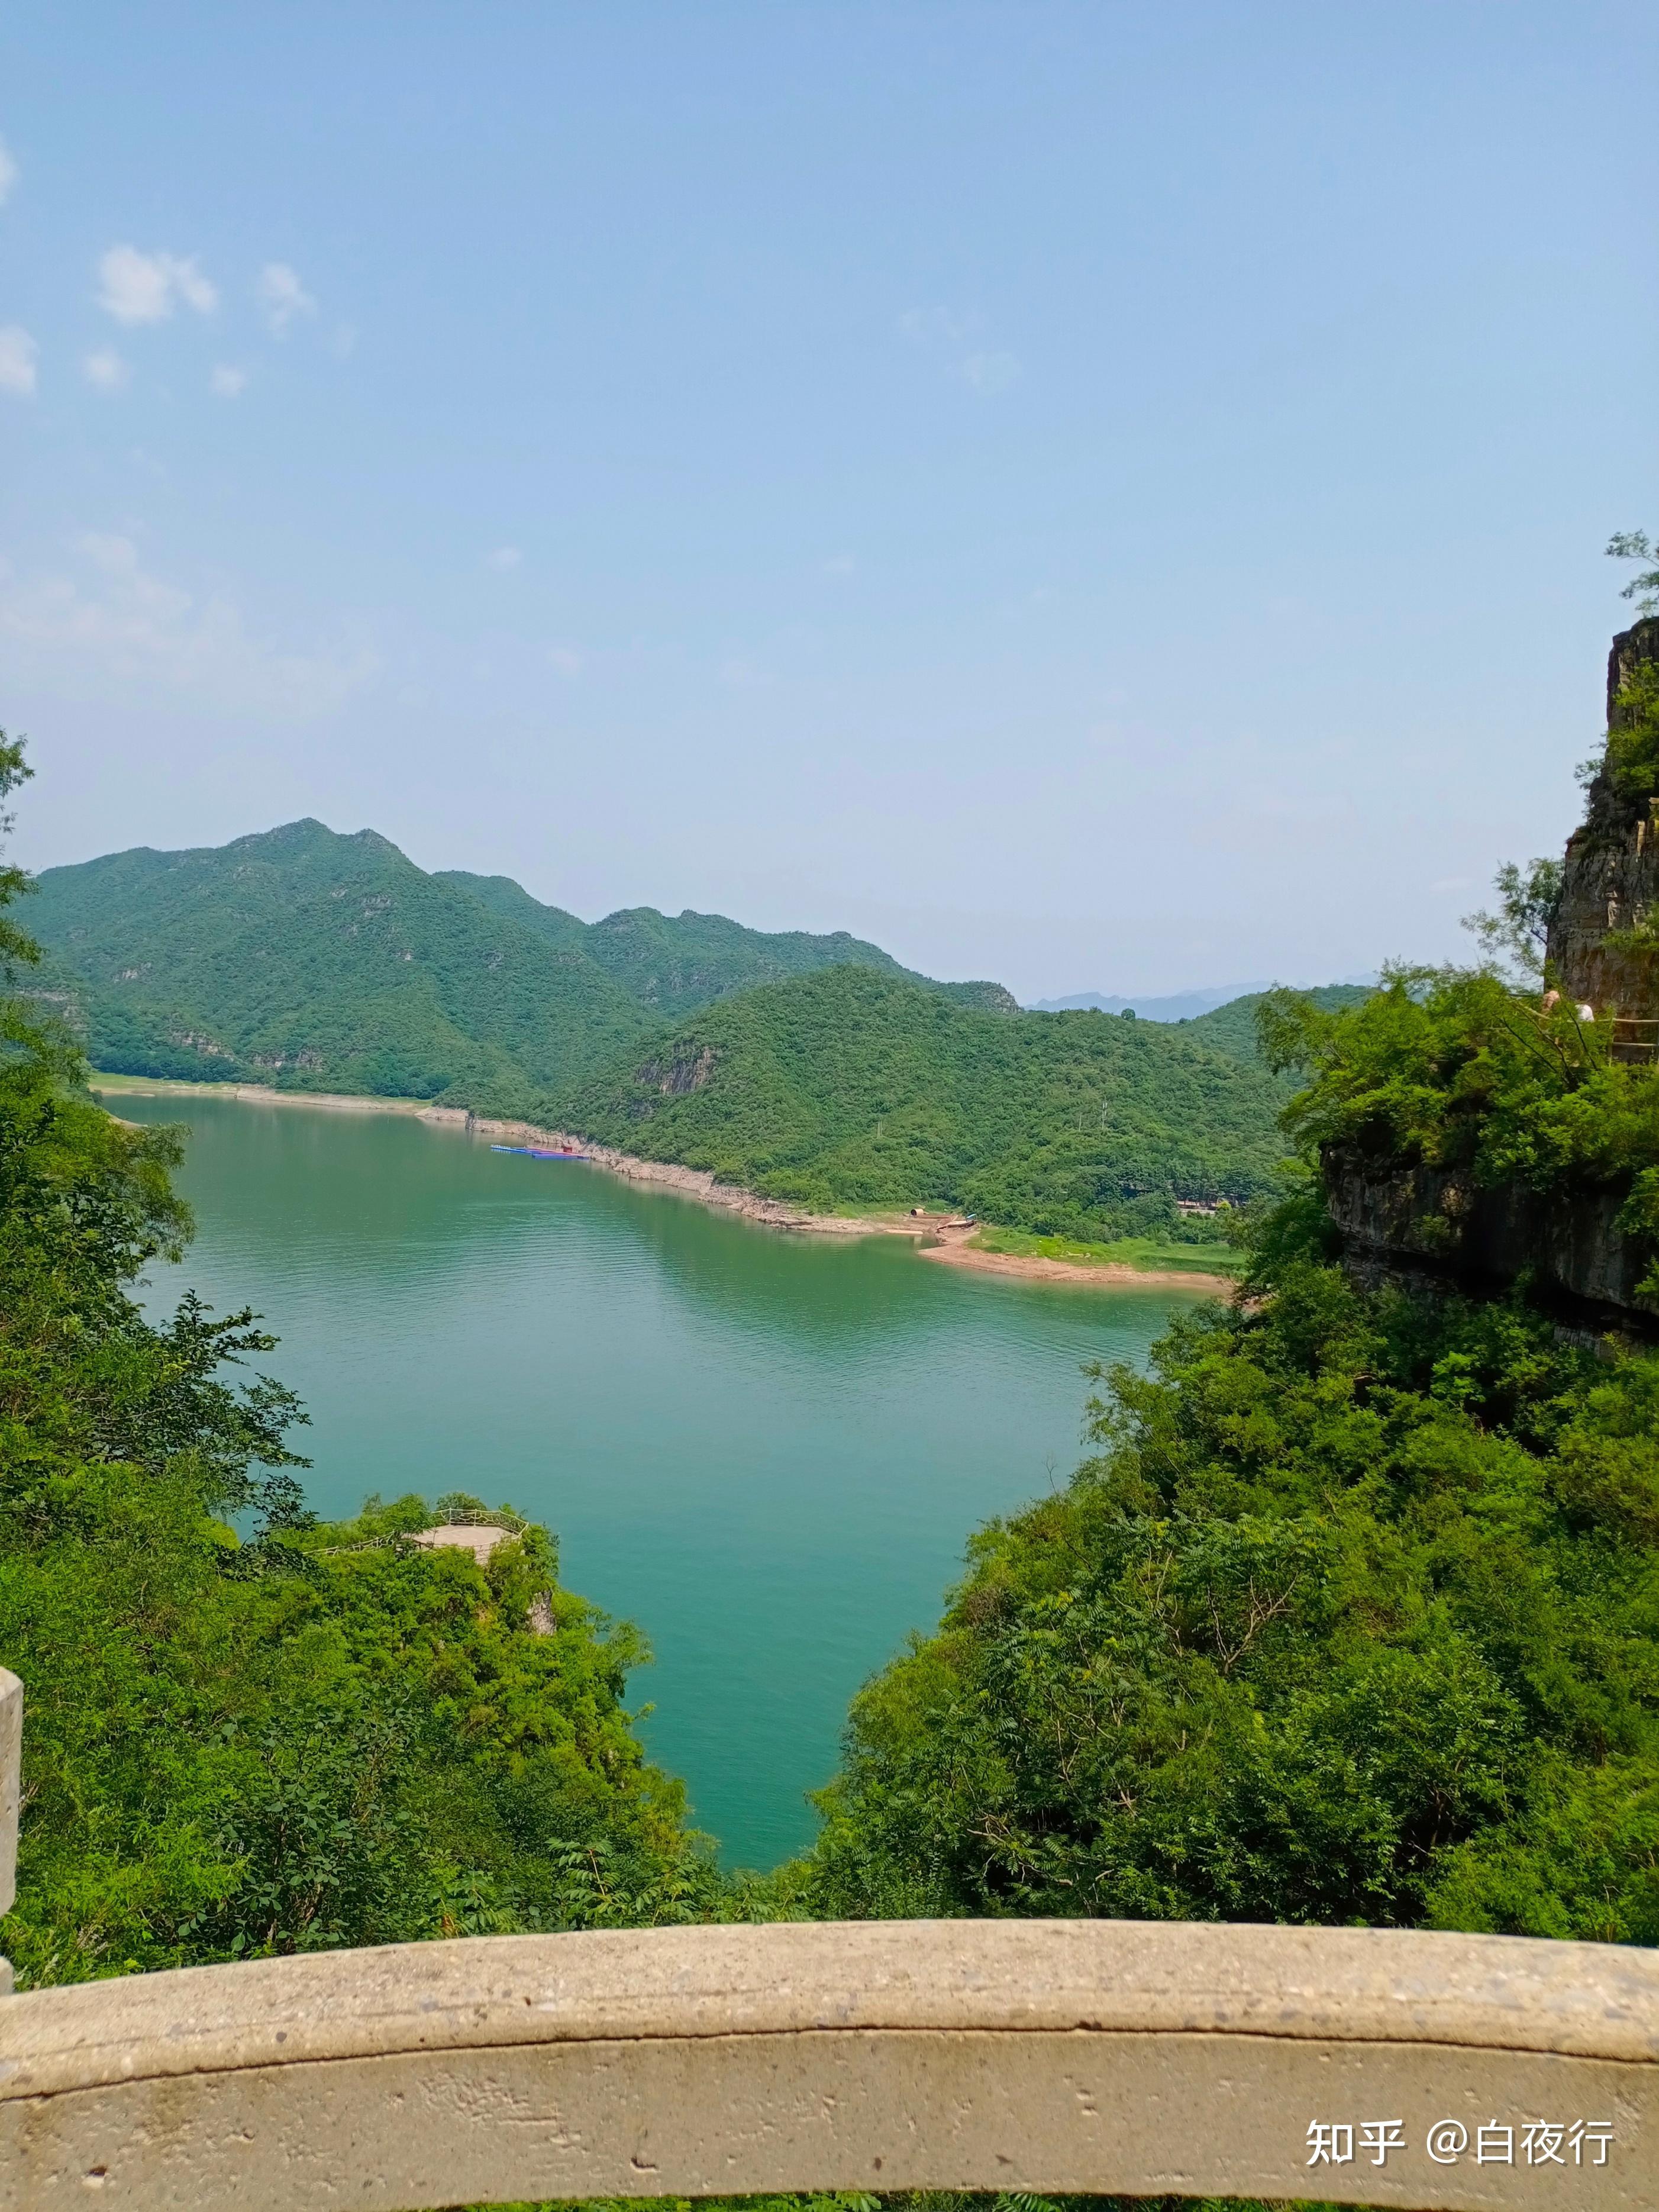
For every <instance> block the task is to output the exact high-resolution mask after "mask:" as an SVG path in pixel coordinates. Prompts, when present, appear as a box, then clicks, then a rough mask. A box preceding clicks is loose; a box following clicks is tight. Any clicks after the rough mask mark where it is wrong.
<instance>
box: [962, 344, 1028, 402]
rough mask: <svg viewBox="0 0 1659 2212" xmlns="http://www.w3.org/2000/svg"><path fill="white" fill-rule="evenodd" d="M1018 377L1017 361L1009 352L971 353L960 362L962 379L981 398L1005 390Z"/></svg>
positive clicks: (1015, 381)
mask: <svg viewBox="0 0 1659 2212" xmlns="http://www.w3.org/2000/svg"><path fill="white" fill-rule="evenodd" d="M1018 379H1019V363H1018V361H1017V360H1016V359H1015V358H1014V356H1013V355H1012V354H1011V353H972V354H969V356H968V358H967V360H966V361H964V362H963V364H962V380H963V383H964V384H966V385H968V386H970V387H971V389H972V390H974V391H975V392H979V393H980V394H981V397H983V398H988V397H989V396H990V394H991V393H992V392H1006V390H1007V389H1008V387H1009V386H1010V385H1011V384H1014V383H1017V382H1018Z"/></svg>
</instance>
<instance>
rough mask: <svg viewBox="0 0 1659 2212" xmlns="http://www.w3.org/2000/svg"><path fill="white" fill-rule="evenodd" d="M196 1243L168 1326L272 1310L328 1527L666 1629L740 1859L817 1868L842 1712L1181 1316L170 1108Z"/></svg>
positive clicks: (428, 1139) (694, 1790)
mask: <svg viewBox="0 0 1659 2212" xmlns="http://www.w3.org/2000/svg"><path fill="white" fill-rule="evenodd" d="M111 1103H112V1104H115V1105H116V1110H118V1112H120V1113H122V1114H124V1115H127V1116H128V1117H129V1118H131V1119H132V1120H134V1121H140V1120H142V1121H169V1120H182V1119H187V1120H188V1121H189V1124H190V1126H191V1131H192V1136H191V1143H190V1147H189V1153H188V1159H187V1164H186V1167H185V1173H184V1176H183V1186H184V1189H185V1194H186V1195H187V1196H188V1197H189V1198H190V1200H191V1203H192V1205H193V1206H195V1208H196V1212H197V1220H198V1224H199V1234H198V1237H197V1242H196V1243H195V1245H194V1246H193V1247H192V1248H191V1251H190V1253H189V1255H187V1257H186V1259H185V1263H184V1265H183V1267H180V1268H167V1267H158V1268H157V1269H156V1270H155V1280H154V1287H153V1291H152V1292H151V1296H152V1297H154V1298H155V1300H157V1301H158V1302H161V1303H167V1304H170V1303H171V1302H172V1301H173V1299H174V1298H175V1297H177V1296H178V1294H179V1291H180V1290H181V1289H182V1288H183V1287H184V1285H185V1283H187V1282H188V1283H190V1284H192V1285H194V1286H195V1287H196V1288H197V1289H198V1290H199V1291H201V1292H202V1293H203V1295H204V1297H207V1298H208V1299H209V1300H210V1302H211V1303H212V1304H214V1305H216V1306H217V1307H220V1308H221V1309H222V1308H225V1307H227V1306H230V1305H236V1304H246V1303H249V1302H251V1303H252V1304H254V1305H255V1306H256V1307H258V1309H259V1310H261V1311H262V1312H263V1313H264V1315H265V1316H266V1320H267V1322H268V1325H269V1326H270V1328H272V1329H273V1330H274V1331H275V1332H276V1334H278V1335H280V1336H281V1338H282V1340H283V1342H282V1346H281V1348H280V1350H279V1351H277V1352H275V1353H273V1354H272V1355H271V1356H270V1366H271V1368H272V1369H273V1370H274V1371H275V1372H276V1373H277V1374H278V1375H280V1376H281V1377H282V1379H283V1381H285V1382H287V1383H291V1384H292V1385H293V1386H294V1387H295V1389H298V1390H299V1391H300V1392H301V1395H302V1396H303V1397H304V1398H305V1400H306V1402H307V1406H308V1407H309V1408H310V1411H311V1413H312V1417H313V1428H312V1430H311V1431H309V1433H308V1434H307V1435H305V1436H303V1437H302V1438H301V1441H302V1442H303V1443H305V1444H306V1446H307V1449H308V1450H309V1451H310V1452H311V1454H312V1455H313V1457H314V1459H315V1462H316V1464H315V1467H314V1468H313V1472H312V1474H310V1476H309V1477H308V1478H307V1483H308V1487H309V1489H310V1492H311V1496H312V1501H313V1504H315V1505H316V1507H317V1508H318V1510H319V1511H320V1512H322V1513H324V1514H325V1515H328V1516H335V1515H339V1514H343V1513H345V1512H349V1511H350V1510H354V1509H355V1508H356V1504H357V1503H358V1501H359V1500H360V1499H361V1498H362V1496H363V1495H364V1493H365V1492H368V1491H373V1490H378V1491H380V1492H384V1493H386V1494H388V1495H390V1494H394V1493H396V1492H401V1491H405V1490H416V1491H420V1492H423V1493H424V1494H426V1495H427V1496H428V1497H432V1496H435V1495H436V1494H437V1493H438V1492H440V1491H442V1490H447V1489H451V1488H459V1489H465V1490H471V1491H475V1492H478V1493H479V1494H480V1495H481V1496H483V1497H485V1498H489V1500H490V1501H491V1502H492V1503H493V1502H495V1501H497V1500H501V1499H510V1500H511V1502H512V1503H513V1504H515V1505H517V1506H519V1507H520V1509H521V1510H524V1511H526V1512H527V1513H529V1514H532V1516H535V1517H536V1518H538V1519H539V1520H544V1521H546V1522H548V1523H549V1525H550V1526H551V1527H552V1528H555V1529H556V1530H557V1532H558V1534H559V1537H560V1540H561V1544H562V1559H563V1571H564V1577H565V1579H566V1581H567V1582H568V1583H569V1585H570V1586H571V1587H572V1588H573V1589H578V1590H580V1591H581V1592H582V1593H583V1594H584V1595H586V1596H588V1597H590V1598H592V1599H593V1600H594V1601H596V1602H597V1603H599V1604H600V1605H603V1606H605V1607H607V1608H608V1609H609V1610H610V1611H611V1612H613V1613H625V1614H627V1615H629V1617H630V1618H632V1619H634V1620H637V1621H638V1622H640V1624H641V1626H642V1627H643V1628H644V1629H645V1630H646V1632H647V1635H648V1636H649V1638H650V1639H651V1642H652V1644H653V1647H654V1650H655V1651H656V1655H657V1663H656V1665H655V1666H654V1667H653V1668H652V1669H651V1670H650V1671H649V1672H648V1673H647V1674H643V1675H640V1676H636V1677H635V1682H634V1694H635V1697H636V1698H639V1699H649V1700H652V1701H653V1702H654V1705H655V1711H653V1713H652V1714H651V1716H650V1717H649V1718H648V1719H647V1721H646V1723H645V1724H644V1727H645V1733H646V1735H647V1738H648V1741H649V1742H650V1744H651V1747H652V1750H653V1754H654V1755H655V1756H656V1757H657V1758H659V1759H661V1760H662V1761H663V1762H664V1764H665V1765H667V1766H669V1767H670V1768H671V1769H672V1770H673V1771H675V1772H676V1773H678V1774H681V1775H683V1776H684V1778H685V1779H686V1782H687V1784H688V1786H689V1788H690V1796H691V1799H692V1802H693V1806H694V1808H695V1811H696V1818H697V1820H698V1821H699V1823H700V1824H701V1825H702V1826H704V1827H707V1828H708V1829H710V1830H711V1831H712V1832H714V1834H715V1835H717V1836H719V1837H720V1839H721V1844H722V1848H723V1855H724V1857H726V1859H727V1861H728V1862H730V1863H744V1864H750V1865H769V1864H771V1863H774V1862H775V1860H777V1859H779V1858H781V1857H783V1856H785V1855H786V1854H787V1852H789V1851H790V1850H794V1849H796V1848H798V1847H799V1845H800V1844H803V1843H805V1841H806V1840H807V1839H808V1838H810V1836H811V1830H812V1818H811V1812H810V1809H809V1808H808V1807H807V1806H806V1804H805V1799H804V1796H803V1793H804V1792H805V1790H809V1789H811V1788H813V1787H815V1786H816V1785H817V1784H820V1783H822V1782H823V1781H824V1780H825V1779H826V1778H827V1777H828V1776H829V1773H830V1771H832V1770H833V1767H834V1765H835V1760H836V1740H837V1735H838V1733H839V1729H840V1726H841V1723H842V1716H843V1715H844V1713H845V1711H846V1707H847V1701H848V1697H849V1696H850V1695H851V1693H852V1692H854V1690H856V1689H857V1687H858V1686H859V1684H860V1682H861V1681H862V1680H865V1679H866V1677H867V1676H868V1675H869V1674H870V1673H871V1672H872V1670H873V1669H874V1668H877V1667H878V1666H879V1665H880V1664H881V1663H882V1662H883V1661H884V1660H885V1659H886V1658H887V1657H889V1656H890V1654H891V1653H892V1652H893V1651H894V1650H896V1649H897V1648H898V1647H899V1645H900V1644H902V1641H903V1639H904V1637H905V1636H906V1634H907V1633H908V1631H909V1630H910V1629H912V1628H922V1629H926V1628H927V1627H928V1626H931V1624H932V1623H933V1620H935V1619H936V1618H937V1615H938V1612H939V1602H940V1599H941V1596H942V1595H943V1593H944V1591H945V1588H946V1587H947V1586H948V1584H949V1583H951V1580H952V1579H953V1578H954V1577H955V1575H956V1573H957V1569H958V1566H959V1563H960V1560H961V1556H962V1549H963V1541H964V1539H965V1538H966V1536H967V1534H968V1532H969V1529H970V1528H972V1527H973V1526H974V1524H975V1522H979V1521H981V1520H983V1519H985V1518H986V1517H987V1516H989V1515H991V1514H994V1513H998V1512H1004V1511H1007V1510H1010V1509H1012V1508H1013V1507H1016V1506H1018V1504H1021V1503H1022V1502H1023V1501H1024V1499H1026V1498H1030V1497H1031V1496H1033V1495H1034V1494H1035V1493H1036V1492H1040V1491H1042V1490H1043V1489H1045V1488H1047V1487H1048V1486H1049V1484H1050V1483H1051V1482H1054V1481H1056V1480H1064V1478H1065V1476H1066V1474H1067V1473H1068V1472H1069V1471H1070V1468H1071V1467H1072V1465H1073V1462H1074V1461H1075V1460H1076V1458H1077V1456H1078V1437H1079V1422H1080V1419H1081V1415H1082V1409H1083V1401H1084V1398H1085V1395H1086V1388H1087V1386H1086V1385H1085V1383H1084V1381H1083V1378H1082V1377H1081V1376H1080V1375H1079V1368H1080V1367H1081V1365H1082V1364H1083V1363H1084V1362H1085V1360H1089V1359H1095V1358H1102V1359H1108V1360H1110V1359H1130V1360H1135V1361H1139V1360H1140V1359H1142V1358H1144V1357H1145V1354H1146V1348H1147V1346H1149V1345H1150V1343H1151V1342H1152V1339H1153V1338H1154V1337H1155V1336H1156V1335H1157V1334H1158V1332H1159V1330H1160V1329H1161V1328H1162V1327H1163V1325H1164V1319H1165V1316H1167V1315H1168V1314H1169V1312H1170V1310H1171V1309H1172V1307H1173V1306H1175V1305H1176V1304H1177V1303H1180V1302H1184V1301H1185V1299H1186V1298H1187V1297H1189V1296H1190V1294H1188V1293H1181V1292H1176V1293H1169V1292H1164V1291H1159V1292H1123V1291H1086V1290H1081V1289H1078V1288H1073V1287H1069V1286H1064V1287H1053V1286H1049V1285H1021V1284H1013V1283H1010V1282H1008V1281H1006V1280H993V1279H985V1278H975V1277H974V1276H973V1275H971V1274H969V1273H963V1272H962V1271H960V1270H957V1269H954V1268H945V1267H934V1266H933V1265H931V1264H929V1263H928V1262H927V1261H922V1260H920V1259H918V1258H917V1257H916V1256H915V1254H914V1253H913V1252H912V1250H911V1249H909V1247H908V1244H907V1243H904V1242H903V1241H902V1240H899V1239H896V1238H886V1237H872V1238H868V1239H863V1240H860V1241H858V1242H856V1243H850V1244H848V1243H840V1242H832V1241H830V1240H829V1239H817V1238H811V1237H791V1236H787V1235H782V1234H780V1233H779V1232H777V1231H769V1230H763V1229H758V1228H756V1227H754V1226H752V1225H750V1224H748V1223H745V1222H741V1221H737V1220H734V1219H732V1218H730V1217H729V1216H726V1215H722V1214H719V1213H714V1212H709V1211H708V1209H706V1208H704V1207H702V1206H698V1205H696V1203H695V1202H693V1201H690V1200H684V1199H680V1198H676V1197H674V1196H671V1195H670V1194H665V1193H661V1192H655V1191H647V1190H641V1189H636V1188H633V1187H631V1186H629V1185H628V1184H625V1183H622V1182H617V1181H616V1180H615V1179H614V1178H612V1177H611V1176H604V1175H601V1174H599V1173H597V1172H596V1171H594V1170H591V1169H588V1168H584V1167H580V1166H574V1165H567V1164H558V1163H553V1162H538V1161H535V1160H529V1159H524V1158H518V1157H516V1156H513V1155H510V1154H503V1153H497V1152H490V1151H489V1148H488V1147H487V1146H484V1145H483V1144H480V1143H478V1142H477V1141H476V1140H474V1139H468V1138H466V1137H465V1136H463V1135H461V1134H459V1133H457V1132H455V1131H453V1130H451V1129H444V1128H434V1127H428V1126H426V1125H424V1124H422V1123H421V1122H419V1121H415V1120H413V1119H412V1118H404V1117H401V1116H395V1115H368V1114H364V1115H352V1114H342V1113H332V1112H328V1111H325V1110H321V1109H302V1108H298V1107H285V1106H284V1107H262V1106H258V1105H248V1104H239V1103H234V1102H231V1101H227V1100H219V1099H210V1098H203V1099H200V1100H197V1099H189V1100H186V1101H185V1102H184V1103H183V1104H181V1103H179V1101H178V1100H177V1099H176V1098H173V1097H168V1098H137V1097H133V1098H127V1099H124V1100H122V1101H120V1102H116V1101H114V1100H112V1102H111Z"/></svg>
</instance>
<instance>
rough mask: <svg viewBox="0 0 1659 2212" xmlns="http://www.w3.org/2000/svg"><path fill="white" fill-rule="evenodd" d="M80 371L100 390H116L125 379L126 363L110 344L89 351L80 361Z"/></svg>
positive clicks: (89, 382)
mask: <svg viewBox="0 0 1659 2212" xmlns="http://www.w3.org/2000/svg"><path fill="white" fill-rule="evenodd" d="M81 373H82V375H83V376H84V377H85V378H86V380H87V382H88V384H90V385H93V386H95V387H96V388H97V389H98V390H99V391H100V392H118V391H119V390H120V389H121V386H123V385H124V384H125V382H126V380H127V365H126V363H125V362H124V361H123V360H122V358H121V356H120V355H119V354H118V353H117V352H116V351H115V349H114V348H113V347H112V346H102V347H100V349H99V350H98V351H97V352H96V353H89V354H88V356H86V358H85V360H84V361H83V362H82V363H81Z"/></svg>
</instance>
